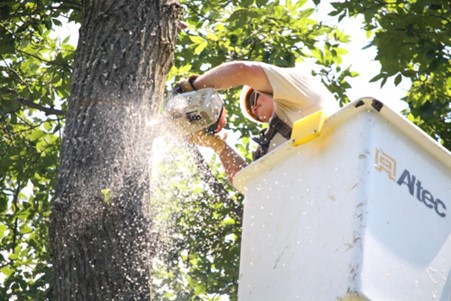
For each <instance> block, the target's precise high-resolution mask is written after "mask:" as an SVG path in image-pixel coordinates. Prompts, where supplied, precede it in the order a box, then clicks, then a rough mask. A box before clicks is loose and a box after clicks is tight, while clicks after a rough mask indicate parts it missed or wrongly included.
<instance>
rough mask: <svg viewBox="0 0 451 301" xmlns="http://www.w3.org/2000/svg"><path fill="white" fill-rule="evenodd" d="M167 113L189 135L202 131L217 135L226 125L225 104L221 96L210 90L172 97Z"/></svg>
mask: <svg viewBox="0 0 451 301" xmlns="http://www.w3.org/2000/svg"><path fill="white" fill-rule="evenodd" d="M166 112H167V113H168V114H169V115H170V116H171V118H172V119H173V121H174V122H176V123H178V124H179V125H180V128H181V129H182V131H183V132H185V134H187V135H189V134H193V133H196V132H199V131H201V130H205V131H206V132H208V133H209V134H215V133H218V132H219V131H220V130H221V129H222V127H223V126H224V124H225V108H224V103H223V102H222V99H221V97H220V96H219V94H218V93H217V92H216V91H215V90H214V89H210V88H208V89H201V90H197V91H191V92H186V93H182V94H176V95H174V96H172V98H171V99H170V100H169V101H168V104H167V106H166Z"/></svg>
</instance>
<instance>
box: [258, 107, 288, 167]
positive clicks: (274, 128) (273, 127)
mask: <svg viewBox="0 0 451 301" xmlns="http://www.w3.org/2000/svg"><path fill="white" fill-rule="evenodd" d="M291 131H292V129H291V127H290V126H289V125H288V124H286V123H285V122H283V120H282V119H280V118H279V117H278V116H277V115H274V116H273V117H272V118H271V121H270V122H269V126H268V128H267V129H266V130H263V131H261V132H260V136H259V137H253V138H252V140H254V141H255V142H257V143H258V144H259V146H258V148H257V150H256V151H255V152H253V153H252V158H253V160H254V161H255V160H257V159H260V158H261V157H263V156H264V155H266V153H267V152H268V149H269V146H270V144H271V140H272V139H273V138H274V136H275V135H276V134H277V133H279V134H281V135H282V136H283V137H284V138H285V139H287V140H288V139H290V137H291Z"/></svg>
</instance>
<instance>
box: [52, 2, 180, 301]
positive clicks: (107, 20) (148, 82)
mask: <svg viewBox="0 0 451 301" xmlns="http://www.w3.org/2000/svg"><path fill="white" fill-rule="evenodd" d="M180 13H181V10H180V6H179V5H178V1H165V0H161V1H158V0H154V1H150V0H147V1H146V0H85V1H83V15H84V17H83V21H82V24H81V28H80V38H79V43H78V47H77V53H76V58H75V68H74V75H73V83H72V87H71V97H70V100H69V104H68V108H67V120H66V126H65V132H64V139H63V145H62V149H61V163H60V172H59V178H58V184H57V192H56V198H55V201H54V203H53V210H52V217H51V225H50V227H51V228H50V229H51V233H50V235H51V241H50V243H51V250H52V258H53V282H52V292H53V300H64V301H67V300H102V301H105V300H150V298H151V297H150V296H151V293H150V267H151V259H152V255H153V253H152V250H153V243H152V237H151V231H150V227H151V216H150V210H151V208H150V206H149V201H150V191H149V173H150V164H149V160H150V155H151V144H152V130H151V129H150V128H149V127H148V126H147V124H148V121H149V118H151V116H152V114H154V113H156V111H157V110H158V108H159V105H160V103H161V101H162V99H163V94H164V83H165V81H166V77H167V74H168V72H169V69H170V67H171V65H172V60H173V52H174V47H175V39H176V35H177V24H178V19H179V18H180Z"/></svg>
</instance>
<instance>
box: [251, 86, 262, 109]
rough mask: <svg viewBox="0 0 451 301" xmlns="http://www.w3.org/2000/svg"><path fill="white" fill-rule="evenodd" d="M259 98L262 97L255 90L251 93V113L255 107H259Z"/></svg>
mask: <svg viewBox="0 0 451 301" xmlns="http://www.w3.org/2000/svg"><path fill="white" fill-rule="evenodd" d="M259 96H260V94H259V93H258V92H255V90H253V91H252V92H251V94H250V95H249V98H248V104H249V110H250V111H252V110H253V109H254V107H255V106H256V105H257V100H258V97H259Z"/></svg>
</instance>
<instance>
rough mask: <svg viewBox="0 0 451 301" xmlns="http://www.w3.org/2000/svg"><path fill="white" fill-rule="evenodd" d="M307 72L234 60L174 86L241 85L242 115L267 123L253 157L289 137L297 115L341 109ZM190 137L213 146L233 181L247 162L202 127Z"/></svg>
mask: <svg viewBox="0 0 451 301" xmlns="http://www.w3.org/2000/svg"><path fill="white" fill-rule="evenodd" d="M309 72H310V71H308V70H302V69H300V68H299V67H294V68H281V67H277V66H273V65H269V64H266V63H261V62H245V61H233V62H228V63H224V64H222V65H219V66H217V67H215V68H213V69H211V70H209V71H207V72H206V73H204V74H202V75H200V76H199V75H192V76H190V77H189V78H188V79H185V80H182V81H180V82H179V83H177V85H176V87H177V88H178V90H179V91H181V92H189V91H192V90H198V89H203V88H214V89H216V90H222V89H229V88H235V87H238V86H243V88H242V91H241V95H240V105H241V109H242V112H243V114H244V115H245V116H246V117H248V118H249V119H250V120H252V121H254V122H258V123H269V126H268V128H267V129H266V131H265V132H263V133H262V134H261V136H260V139H258V141H257V143H259V147H258V149H257V150H256V152H254V154H253V157H254V158H253V159H254V160H257V159H258V158H260V157H262V156H263V155H265V154H266V153H267V152H268V151H271V150H273V149H274V148H275V147H276V146H278V145H280V144H282V143H283V142H285V141H287V139H290V136H291V128H292V125H293V123H294V122H295V121H296V120H299V119H301V118H303V117H305V116H307V115H309V114H312V113H314V112H316V111H318V110H323V111H324V112H325V113H326V114H327V115H330V114H332V113H333V112H335V111H336V110H337V109H338V104H337V102H336V101H335V99H334V97H333V95H332V94H331V93H330V92H329V91H328V90H327V88H326V87H325V86H324V85H322V84H321V83H320V82H319V81H318V80H316V79H315V78H314V77H313V76H311V75H310V73H309ZM191 141H192V142H193V143H195V144H198V145H201V146H206V147H210V148H211V149H213V150H214V151H215V152H216V153H217V154H218V156H219V159H220V160H221V163H222V165H223V167H224V169H225V172H226V174H227V176H228V179H229V181H230V182H232V179H233V177H234V176H235V174H236V173H237V172H238V171H240V170H241V169H242V168H243V167H245V166H246V165H247V164H246V162H245V160H244V159H243V158H242V157H241V156H240V155H238V154H237V153H236V152H235V151H234V150H233V149H232V148H231V147H230V146H229V145H228V144H227V143H226V142H225V141H224V138H223V137H221V136H219V135H209V134H206V133H204V132H199V133H197V134H195V135H194V136H193V137H192V138H191Z"/></svg>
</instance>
